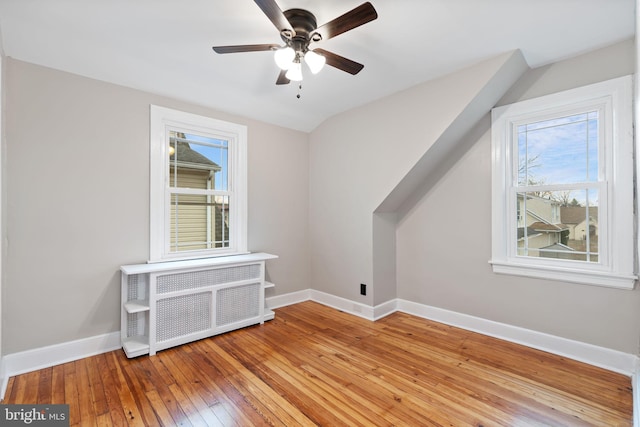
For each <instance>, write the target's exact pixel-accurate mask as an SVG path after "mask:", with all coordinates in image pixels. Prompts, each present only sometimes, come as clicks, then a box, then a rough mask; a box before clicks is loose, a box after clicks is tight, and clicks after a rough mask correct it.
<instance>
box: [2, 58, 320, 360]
mask: <svg viewBox="0 0 640 427" xmlns="http://www.w3.org/2000/svg"><path fill="white" fill-rule="evenodd" d="M5 62H6V64H5V65H6V67H5V76H4V78H5V82H6V86H5V89H6V94H5V95H6V100H7V105H9V106H10V108H9V109H7V111H6V112H5V113H6V125H7V126H6V129H5V133H6V142H7V158H6V178H7V182H6V188H7V202H6V205H5V212H6V221H7V229H8V232H7V239H8V250H7V254H6V264H5V268H4V270H5V271H4V273H5V281H4V283H3V293H4V295H3V302H4V304H3V312H2V323H3V348H2V350H3V354H11V353H16V352H20V351H24V350H29V349H33V348H40V347H44V346H47V345H52V344H57V343H62V342H67V341H72V340H77V339H81V338H85V337H92V336H98V335H101V334H106V333H110V332H113V331H117V330H119V329H120V284H119V280H120V275H119V272H118V269H119V266H120V265H122V264H131V263H138V262H145V261H146V260H147V259H148V257H149V253H148V252H149V243H148V239H149V225H148V221H149V104H155V105H162V106H166V107H170V108H175V109H179V110H183V111H187V112H192V113H195V114H201V115H208V116H210V117H214V118H218V119H221V120H227V121H234V122H237V123H240V124H243V125H247V126H248V135H249V152H248V155H249V171H250V172H249V224H248V227H249V235H250V238H249V249H250V250H251V251H265V252H270V253H274V254H277V255H279V256H280V258H279V259H277V260H274V261H269V262H268V263H267V275H268V277H269V279H270V280H271V281H273V282H274V283H276V289H275V292H276V293H289V292H295V291H298V290H302V289H307V288H309V249H308V237H307V219H308V202H307V200H308V178H307V177H308V175H307V159H308V136H307V134H305V133H302V132H298V131H292V130H288V129H284V128H281V127H277V126H273V125H268V124H265V123H261V122H257V121H252V120H248V119H245V118H242V117H237V116H233V115H229V114H226V113H222V112H219V111H213V110H209V109H206V108H202V107H198V106H195V105H190V104H186V103H184V102H180V101H177V100H172V99H167V98H163V97H159V96H155V95H152V94H148V93H144V92H140V91H136V90H132V89H128V88H125V87H121V86H115V85H112V84H107V83H104V82H100V81H96V80H91V79H87V78H83V77H79V76H76V75H72V74H68V73H64V72H60V71H55V70H52V69H48V68H43V67H40V66H36V65H33V64H28V63H24V62H20V61H16V60H13V59H11V58H8V59H7V60H6V61H5Z"/></svg>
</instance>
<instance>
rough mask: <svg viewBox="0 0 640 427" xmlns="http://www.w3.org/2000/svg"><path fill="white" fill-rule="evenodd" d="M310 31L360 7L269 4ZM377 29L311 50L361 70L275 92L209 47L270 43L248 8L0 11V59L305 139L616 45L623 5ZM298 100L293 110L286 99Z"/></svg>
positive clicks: (506, 8)
mask: <svg viewBox="0 0 640 427" xmlns="http://www.w3.org/2000/svg"><path fill="white" fill-rule="evenodd" d="M276 1H277V2H278V4H279V6H280V8H281V9H282V10H286V9H290V8H303V9H307V10H310V11H312V12H313V13H314V14H315V15H316V18H317V20H318V23H319V24H322V23H325V22H327V21H330V20H331V19H333V18H335V17H337V16H339V15H341V14H343V13H345V12H347V11H348V10H351V9H352V8H354V7H356V6H358V5H359V4H361V3H362V1H360V0H324V1H319V0H276ZM372 3H373V5H374V7H375V8H376V9H377V11H378V15H379V18H378V19H377V20H375V21H373V22H371V23H368V24H366V25H364V26H362V27H359V28H356V29H354V30H352V31H350V32H348V33H345V34H342V35H340V36H338V37H335V38H333V39H330V40H326V41H323V42H320V43H318V44H317V45H316V46H317V47H322V48H324V49H326V50H330V51H333V52H335V53H338V54H340V55H342V56H346V57H348V58H350V59H353V60H355V61H358V62H360V63H363V64H364V65H365V68H364V70H363V71H362V72H361V73H360V74H358V75H357V76H351V75H350V74H347V73H344V72H342V71H339V70H337V69H333V68H331V67H326V68H325V69H324V70H323V71H321V72H320V73H319V74H318V75H316V76H312V75H310V73H309V72H308V71H307V72H306V74H305V80H304V81H303V83H302V89H299V88H298V87H297V85H295V84H291V85H287V86H276V85H275V84H274V83H275V79H276V77H277V75H278V69H277V68H276V66H275V64H274V62H273V58H272V54H271V53H270V52H253V53H242V54H230V55H216V54H214V53H213V51H212V50H211V46H213V45H228V44H252V43H281V40H280V37H279V35H278V32H277V31H276V29H275V27H274V26H273V25H272V24H271V22H270V21H269V20H268V19H267V18H266V16H265V15H264V14H263V13H262V12H261V10H260V9H259V8H258V6H257V5H256V4H255V3H254V2H253V1H251V0H234V1H228V0H189V1H178V0H162V1H157V0H136V1H129V0H109V1H107V0H83V1H78V0H56V1H51V0H0V32H1V39H2V43H3V50H4V53H5V54H6V55H7V56H9V57H12V58H15V59H18V60H22V61H26V62H31V63H34V64H38V65H43V66H47V67H51V68H55V69H59V70H63V71H68V72H72V73H75V74H79V75H83V76H87V77H91V78H95V79H99V80H104V81H108V82H112V83H116V84H119V85H123V86H128V87H132V88H137V89H141V90H145V91H149V92H152V93H157V94H160V95H165V96H169V97H172V98H176V99H180V100H185V101H189V102H192V103H195V104H199V105H204V106H207V107H211V108H215V109H219V110H223V111H227V112H230V113H235V114H239V115H242V116H246V117H250V118H254V119H258V120H262V121H266V122H269V123H273V124H276V125H281V126H284V127H288V128H292V129H298V130H302V131H311V130H313V129H314V128H315V127H316V126H317V125H318V124H320V123H322V122H323V121H324V120H325V119H326V118H328V117H330V116H333V115H335V114H337V113H340V112H342V111H345V110H348V109H351V108H353V107H355V106H358V105H362V104H365V103H367V102H370V101H372V100H375V99H378V98H381V97H384V96H386V95H389V94H392V93H395V92H398V91H399V90H403V89H406V88H408V87H411V86H413V85H416V84H418V83H421V82H424V81H427V80H430V79H433V78H436V77H439V76H442V75H444V74H448V73H451V72H453V71H456V70H459V69H461V68H464V67H466V66H469V65H472V64H475V63H478V62H480V61H483V60H485V59H487V58H490V57H493V56H495V55H498V54H501V53H504V52H507V51H510V50H513V49H520V50H521V51H522V53H523V56H524V58H525V60H526V61H527V63H528V64H529V66H531V67H537V66H540V65H544V64H547V63H551V62H554V61H556V60H559V59H563V58H567V57H571V56H574V55H577V54H581V53H584V52H586V51H589V50H593V49H596V48H600V47H603V46H607V45H610V44H612V43H616V42H618V41H621V40H624V39H628V38H630V37H632V36H633V35H634V15H635V12H634V0H562V1H557V0H535V1H531V0H483V1H478V0H428V1H427V0H403V1H393V0H372ZM298 93H300V95H301V97H300V98H299V99H298V98H297V97H296V95H297V94H298Z"/></svg>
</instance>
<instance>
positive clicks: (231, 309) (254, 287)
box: [216, 283, 260, 326]
mask: <svg viewBox="0 0 640 427" xmlns="http://www.w3.org/2000/svg"><path fill="white" fill-rule="evenodd" d="M259 314H260V283H252V284H250V285H244V286H234V287H231V288H224V289H220V290H219V291H218V293H217V294H216V325H217V326H224V325H228V324H230V323H233V322H237V321H240V320H244V319H250V318H252V317H255V316H257V315H259Z"/></svg>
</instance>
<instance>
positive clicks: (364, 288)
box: [360, 283, 367, 295]
mask: <svg viewBox="0 0 640 427" xmlns="http://www.w3.org/2000/svg"><path fill="white" fill-rule="evenodd" d="M366 294H367V285H365V284H364V283H360V295H366Z"/></svg>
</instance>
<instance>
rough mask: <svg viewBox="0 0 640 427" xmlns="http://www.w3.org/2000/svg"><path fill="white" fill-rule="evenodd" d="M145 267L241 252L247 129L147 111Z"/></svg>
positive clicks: (153, 108)
mask: <svg viewBox="0 0 640 427" xmlns="http://www.w3.org/2000/svg"><path fill="white" fill-rule="evenodd" d="M150 119H151V120H150V125H151V133H150V158H151V163H150V180H151V182H150V250H149V253H150V261H152V262H153V261H162V260H169V259H185V258H199V257H210V256H216V255H229V254H238V253H246V251H247V243H246V240H247V239H246V229H247V225H246V224H247V219H246V216H247V194H246V193H247V191H246V175H247V172H246V163H247V159H246V151H247V150H246V145H247V142H246V134H247V131H246V127H245V126H241V125H237V124H234V123H228V122H223V121H220V120H215V119H211V118H208V117H203V116H197V115H194V114H189V113H184V112H181V111H176V110H170V109H168V108H163V107H157V106H155V105H152V106H151V118H150Z"/></svg>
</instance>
